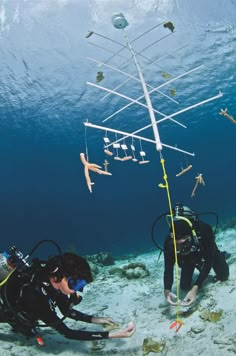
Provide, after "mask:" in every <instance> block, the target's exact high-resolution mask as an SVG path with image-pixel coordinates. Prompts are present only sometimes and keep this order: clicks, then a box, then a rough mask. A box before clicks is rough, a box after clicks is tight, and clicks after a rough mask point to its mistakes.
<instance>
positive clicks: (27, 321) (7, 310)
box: [0, 271, 108, 340]
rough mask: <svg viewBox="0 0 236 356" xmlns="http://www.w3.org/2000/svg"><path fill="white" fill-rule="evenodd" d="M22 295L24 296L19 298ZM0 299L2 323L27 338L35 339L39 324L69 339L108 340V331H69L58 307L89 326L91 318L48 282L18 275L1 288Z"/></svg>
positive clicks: (15, 273)
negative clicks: (56, 309) (57, 310)
mask: <svg viewBox="0 0 236 356" xmlns="http://www.w3.org/2000/svg"><path fill="white" fill-rule="evenodd" d="M23 285H24V286H23ZM22 286H23V288H22ZM20 294H22V296H21V297H20V298H19V295H20ZM0 296H1V303H2V305H1V304H0V322H6V323H9V324H10V325H11V326H12V327H13V330H15V331H18V332H21V333H23V334H25V335H28V336H33V335H34V332H32V330H34V327H35V326H36V324H37V321H39V320H40V321H42V322H43V323H45V324H46V325H47V326H49V327H52V328H53V329H55V330H57V331H58V332H59V333H60V334H62V335H64V336H65V337H66V338H69V339H74V340H98V339H107V338H108V332H105V331H104V332H103V331H102V332H97V331H95V332H94V331H83V330H73V329H70V328H68V327H67V326H66V324H65V323H64V322H63V321H62V320H61V319H60V318H59V317H58V316H57V313H56V311H55V307H58V308H59V310H60V311H61V313H62V314H63V315H64V316H66V317H68V318H71V319H74V320H80V321H83V322H86V323H91V318H92V316H89V315H86V314H84V313H81V312H79V311H77V310H75V309H73V308H72V306H73V305H74V304H73V303H72V299H73V298H69V297H68V296H67V295H64V294H62V293H61V292H60V291H57V290H56V289H54V288H53V287H52V285H51V284H50V282H49V281H48V280H47V278H42V277H41V278H37V277H35V278H33V279H32V280H31V281H29V277H27V278H25V277H24V278H22V277H20V276H19V275H18V273H17V271H16V272H14V273H13V275H12V276H11V277H10V278H9V280H8V281H7V283H6V284H4V285H3V287H1V290H0ZM74 297H75V296H74ZM75 299H77V297H76V298H75Z"/></svg>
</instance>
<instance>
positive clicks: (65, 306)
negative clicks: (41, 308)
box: [56, 293, 93, 323]
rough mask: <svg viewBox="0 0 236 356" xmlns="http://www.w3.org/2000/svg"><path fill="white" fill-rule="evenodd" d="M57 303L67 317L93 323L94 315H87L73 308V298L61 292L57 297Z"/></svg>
mask: <svg viewBox="0 0 236 356" xmlns="http://www.w3.org/2000/svg"><path fill="white" fill-rule="evenodd" d="M56 304H57V306H58V308H59V309H60V311H61V313H62V314H63V315H66V317H67V318H71V319H74V320H79V321H83V322H85V323H91V319H92V317H93V316H92V315H87V314H85V313H82V312H80V311H78V310H76V309H73V308H72V304H71V300H70V298H68V297H67V296H65V295H63V294H59V293H58V295H57V297H56Z"/></svg>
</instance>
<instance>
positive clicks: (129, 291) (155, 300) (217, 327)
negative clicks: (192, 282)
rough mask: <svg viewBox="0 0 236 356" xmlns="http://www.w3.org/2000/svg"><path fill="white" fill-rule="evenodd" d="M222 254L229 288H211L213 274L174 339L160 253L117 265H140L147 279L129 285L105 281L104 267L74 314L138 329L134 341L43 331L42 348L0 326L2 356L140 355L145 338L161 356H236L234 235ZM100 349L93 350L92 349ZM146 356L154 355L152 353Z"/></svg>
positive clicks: (223, 240) (225, 240) (227, 237)
mask: <svg viewBox="0 0 236 356" xmlns="http://www.w3.org/2000/svg"><path fill="white" fill-rule="evenodd" d="M217 242H218V246H219V247H220V249H221V250H226V251H227V252H230V253H231V257H230V259H229V261H228V262H229V264H230V278H229V280H228V281H227V282H224V283H221V282H217V283H211V278H212V276H213V275H214V272H213V271H212V272H211V274H210V276H209V278H208V281H207V283H205V285H204V287H203V289H202V291H201V292H200V293H199V295H198V299H197V302H196V305H197V306H198V308H197V310H196V311H195V312H194V313H193V314H192V315H190V316H188V317H187V318H182V321H183V322H184V325H183V326H182V328H181V329H180V331H179V332H178V333H176V332H175V331H174V330H170V329H169V327H170V325H171V323H172V322H173V321H174V320H175V318H176V309H175V307H169V306H167V305H166V303H165V299H164V296H163V256H162V257H161V258H160V261H159V262H158V263H157V258H158V254H159V252H158V251H157V252H155V253H148V254H143V255H140V256H138V257H137V258H129V260H122V261H119V262H116V266H123V265H127V264H128V263H130V262H137V261H139V262H143V263H145V264H146V266H147V268H148V269H149V271H150V276H148V277H146V278H143V279H138V280H127V279H124V278H121V277H119V276H114V275H113V276H111V275H109V269H110V268H111V267H105V268H103V269H102V270H101V272H100V274H99V275H98V277H97V278H96V280H95V281H94V282H93V283H92V285H90V286H88V287H86V288H87V291H86V292H85V293H84V294H85V295H84V298H83V301H82V303H81V304H80V305H79V306H78V309H79V310H81V311H84V312H86V313H88V314H95V315H97V316H109V317H112V318H113V319H114V320H115V321H116V322H117V323H119V324H120V325H121V326H122V327H123V326H125V325H127V323H128V322H129V321H133V322H134V323H135V324H136V326H137V331H136V333H135V334H134V336H133V337H132V338H128V339H110V340H102V341H100V343H98V344H96V342H91V341H74V340H68V339H65V338H64V337H63V336H61V335H58V334H57V333H56V332H55V331H53V330H51V329H42V336H43V338H44V341H45V346H43V347H40V346H38V345H37V344H36V342H35V341H34V340H26V339H25V338H24V337H23V336H19V335H16V334H14V333H12V332H11V331H10V327H8V326H7V325H4V324H0V340H1V341H0V345H1V352H2V355H4V356H8V355H9V356H10V355H11V356H16V355H17V356H18V355H19V354H21V355H24V356H25V355H44V354H47V355H57V354H60V355H64V356H65V355H66V356H68V355H72V354H75V355H112V354H117V355H127V356H132V355H143V351H142V345H143V340H144V339H145V338H146V337H151V338H152V339H154V340H156V341H158V342H160V341H164V342H165V347H164V350H163V351H162V352H161V353H159V354H160V355H170V356H172V355H178V353H181V356H190V355H191V356H192V355H194V354H196V353H197V354H198V355H209V356H222V355H233V354H236V329H235V326H236V293H235V289H236V284H235V280H236V263H235V261H236V237H235V230H233V229H231V230H227V231H226V232H222V233H220V234H219V235H218V237H217ZM206 308H207V309H209V310H211V311H219V310H223V314H222V317H221V319H220V320H219V321H218V322H216V323H213V322H210V321H204V320H203V319H201V317H200V313H201V311H202V310H203V309H206ZM67 324H68V325H69V326H70V327H73V328H76V329H79V328H85V329H87V330H98V329H99V330H101V327H99V326H96V325H92V324H85V323H80V322H74V321H73V320H69V319H68V321H67ZM96 346H97V347H98V348H101V349H100V350H95V349H94V348H96ZM149 355H155V353H153V352H150V353H149Z"/></svg>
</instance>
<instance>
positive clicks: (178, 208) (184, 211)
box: [173, 203, 197, 221]
mask: <svg viewBox="0 0 236 356" xmlns="http://www.w3.org/2000/svg"><path fill="white" fill-rule="evenodd" d="M173 214H174V216H176V217H178V216H184V217H186V218H188V219H190V220H193V221H195V220H197V215H196V213H194V211H193V210H192V209H190V208H189V207H188V206H185V205H182V204H180V203H177V204H176V205H175V207H174V210H173Z"/></svg>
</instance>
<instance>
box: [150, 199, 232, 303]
mask: <svg viewBox="0 0 236 356" xmlns="http://www.w3.org/2000/svg"><path fill="white" fill-rule="evenodd" d="M203 214H213V213H202V214H196V213H194V212H193V211H192V210H191V209H190V208H188V207H186V206H183V205H181V204H176V207H175V209H174V211H173V219H174V232H175V240H176V252H177V261H178V265H179V267H180V268H181V278H180V288H181V289H183V290H187V291H188V293H187V295H186V296H185V298H184V300H183V301H182V302H181V304H182V305H184V306H189V305H191V304H192V303H193V302H194V301H195V299H196V295H197V292H198V290H199V288H200V287H201V286H202V284H203V282H204V281H205V279H206V278H207V276H208V274H209V272H210V270H211V268H213V270H214V271H215V273H216V279H217V280H220V281H226V280H227V279H228V277H229V266H228V264H227V262H226V259H225V253H224V252H220V251H219V249H218V247H217V245H216V242H215V236H214V233H213V230H212V227H211V226H210V225H209V224H206V223H204V222H203V221H200V220H199V218H198V215H203ZM163 216H166V217H168V218H170V215H168V214H166V213H165V214H162V215H161V216H159V217H158V218H157V219H156V221H155V222H154V225H155V224H156V222H157V221H159V220H160V218H162V217H163ZM154 225H153V229H154ZM173 239H174V236H173V231H172V226H171V227H170V234H169V235H168V236H167V237H166V239H165V241H164V249H163V250H164V293H165V297H166V300H167V302H168V303H169V304H170V305H176V304H177V301H176V298H177V297H176V295H175V294H174V293H172V291H171V288H172V285H173V279H174V276H173V270H174V264H175V251H174V241H173ZM153 242H154V243H155V241H153ZM155 245H156V246H157V247H158V248H160V247H159V246H158V245H157V244H156V243H155ZM160 249H161V248H160ZM195 268H196V269H198V270H199V275H198V277H197V278H196V281H194V282H193V284H192V277H193V273H194V270H195Z"/></svg>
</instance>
